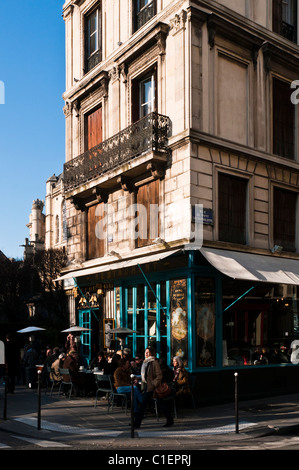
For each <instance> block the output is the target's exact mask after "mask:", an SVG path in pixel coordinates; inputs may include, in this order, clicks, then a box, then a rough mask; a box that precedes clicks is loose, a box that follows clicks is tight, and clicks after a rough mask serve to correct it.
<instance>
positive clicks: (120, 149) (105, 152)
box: [64, 113, 169, 191]
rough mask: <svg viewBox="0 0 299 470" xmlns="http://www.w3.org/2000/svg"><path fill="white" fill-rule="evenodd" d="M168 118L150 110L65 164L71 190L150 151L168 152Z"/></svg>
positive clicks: (67, 186) (66, 177) (66, 183)
mask: <svg viewBox="0 0 299 470" xmlns="http://www.w3.org/2000/svg"><path fill="white" fill-rule="evenodd" d="M168 132H169V118H168V117H167V116H162V115H161V114H157V113H150V114H148V115H147V116H145V117H144V118H142V119H140V120H139V121H137V122H136V123H134V124H132V125H131V126H129V127H127V128H126V129H124V130H122V131H121V132H119V133H118V134H115V135H114V136H113V137H111V138H110V139H107V140H105V141H104V142H101V143H100V144H99V145H97V146H96V147H93V148H92V149H90V150H87V151H86V152H84V153H83V154H81V155H79V156H78V157H76V158H74V159H73V160H71V161H69V162H67V163H65V164H64V187H65V190H66V191H68V190H70V189H74V188H76V187H78V186H80V185H81V184H85V183H87V182H89V181H92V180H94V179H95V178H97V177H99V176H101V175H103V174H104V173H106V172H107V171H110V170H113V169H115V168H117V167H119V166H121V165H122V164H124V163H126V162H128V161H131V160H133V159H134V158H136V157H138V156H139V155H141V154H142V153H145V152H148V151H156V152H164V153H167V151H168V148H167V144H168Z"/></svg>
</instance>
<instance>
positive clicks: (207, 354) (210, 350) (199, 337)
mask: <svg viewBox="0 0 299 470" xmlns="http://www.w3.org/2000/svg"><path fill="white" fill-rule="evenodd" d="M195 315H196V316H195V321H196V325H195V327H196V365H197V366H198V367H207V366H215V344H216V338H215V283H214V279H209V278H196V280H195Z"/></svg>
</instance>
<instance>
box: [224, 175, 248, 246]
mask: <svg viewBox="0 0 299 470" xmlns="http://www.w3.org/2000/svg"><path fill="white" fill-rule="evenodd" d="M218 182H219V190H218V194H219V196H218V220H219V223H218V228H219V240H221V241H226V242H231V243H240V244H242V245H245V244H246V217H247V210H246V206H247V180H246V179H243V178H238V177H235V176H231V175H224V174H221V173H220V174H219V175H218Z"/></svg>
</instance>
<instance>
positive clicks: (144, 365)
mask: <svg viewBox="0 0 299 470" xmlns="http://www.w3.org/2000/svg"><path fill="white" fill-rule="evenodd" d="M155 360H156V358H155V357H154V356H150V357H147V358H146V359H144V361H143V363H142V366H141V380H142V382H145V383H146V376H147V369H148V366H149V365H150V363H151V362H154V361H155Z"/></svg>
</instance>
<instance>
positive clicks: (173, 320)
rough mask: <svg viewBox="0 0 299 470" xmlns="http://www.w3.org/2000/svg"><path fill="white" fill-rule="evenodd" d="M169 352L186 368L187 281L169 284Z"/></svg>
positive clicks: (182, 280)
mask: <svg viewBox="0 0 299 470" xmlns="http://www.w3.org/2000/svg"><path fill="white" fill-rule="evenodd" d="M170 338H171V344H170V350H171V355H172V357H174V356H180V357H181V358H182V359H183V361H184V364H185V365H186V366H188V294H187V279H178V280H173V281H171V282H170Z"/></svg>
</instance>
